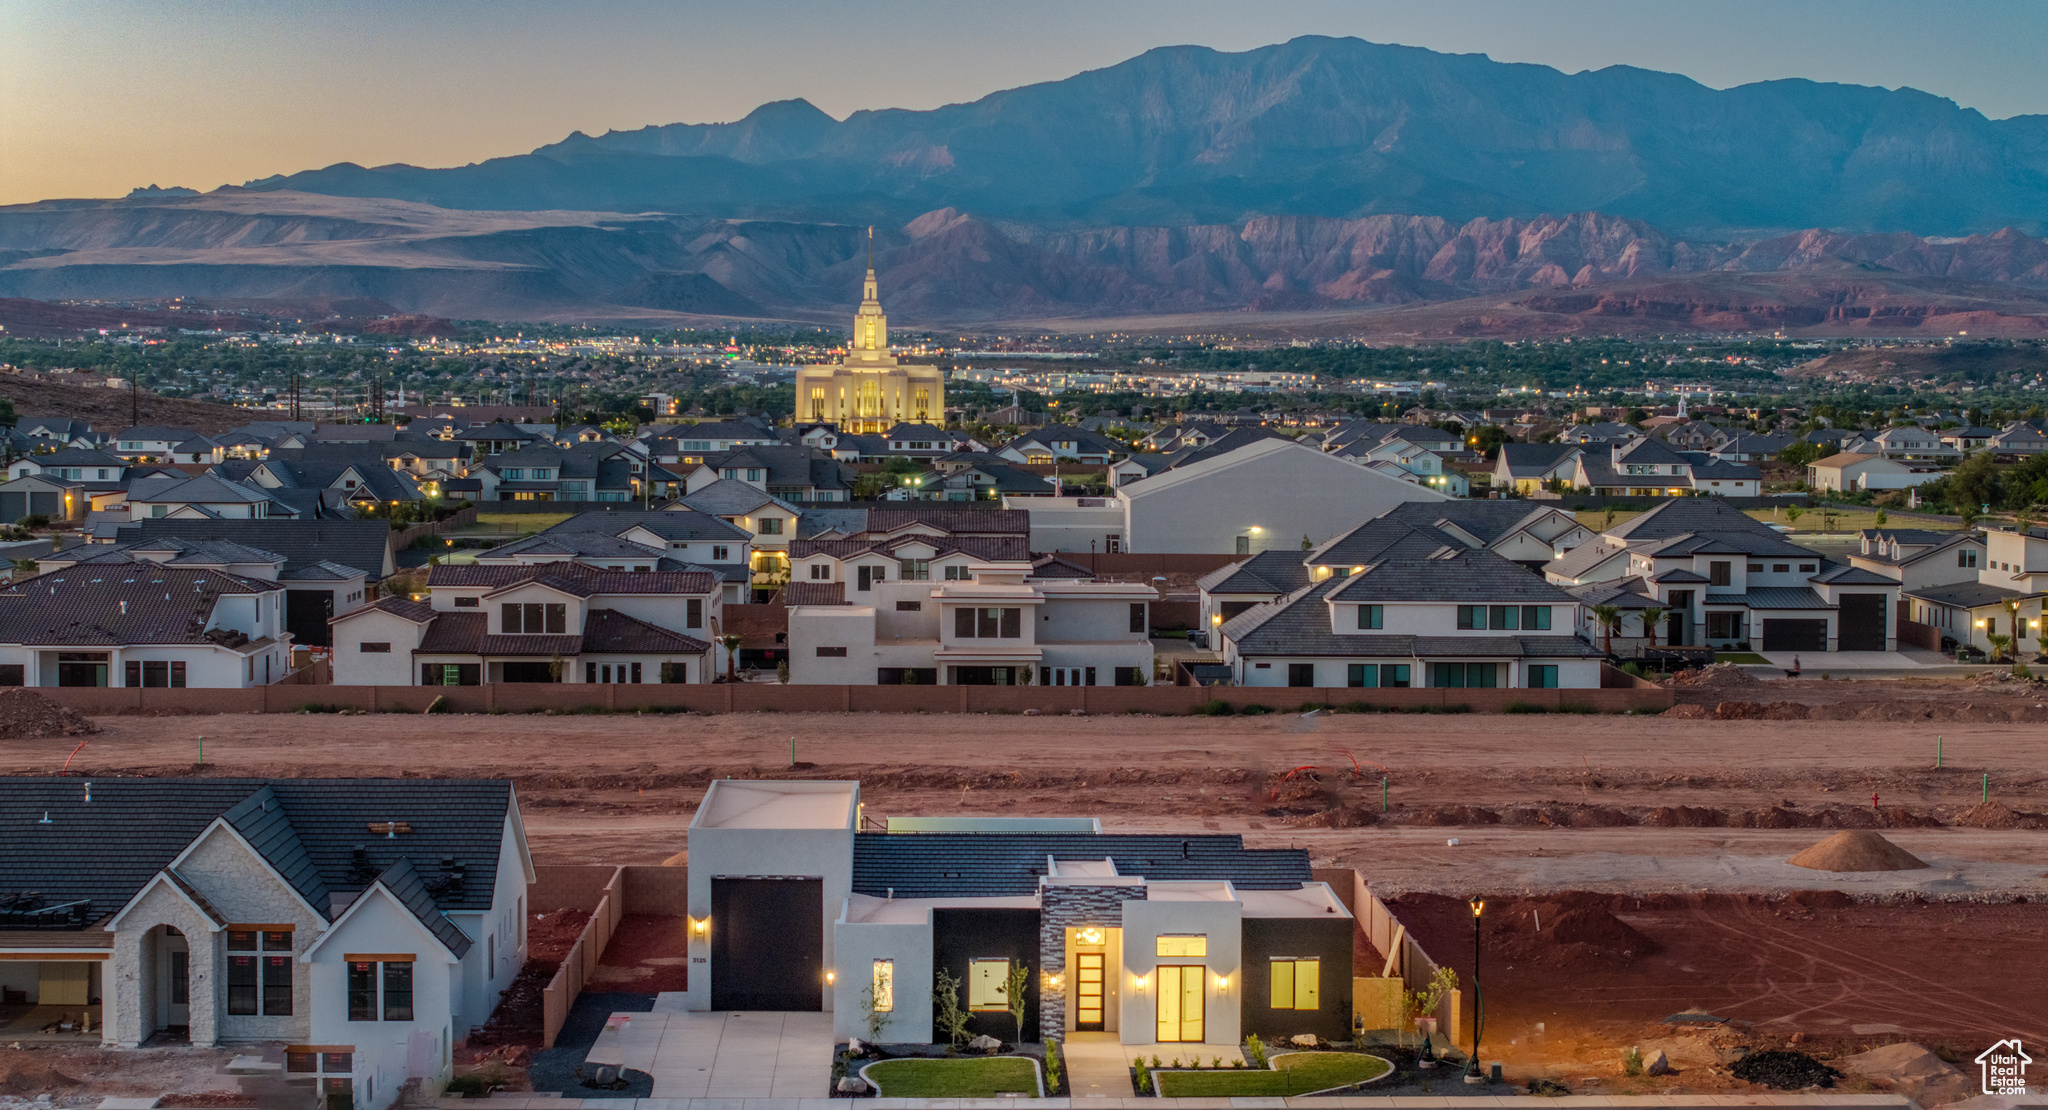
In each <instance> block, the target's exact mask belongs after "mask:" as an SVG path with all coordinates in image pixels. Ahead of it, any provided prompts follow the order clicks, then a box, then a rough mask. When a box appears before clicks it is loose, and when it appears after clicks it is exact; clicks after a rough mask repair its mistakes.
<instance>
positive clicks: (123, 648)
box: [0, 548, 291, 688]
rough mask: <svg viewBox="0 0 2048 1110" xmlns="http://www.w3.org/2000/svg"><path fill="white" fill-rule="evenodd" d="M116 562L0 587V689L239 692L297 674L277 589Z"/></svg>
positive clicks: (204, 571) (261, 582) (218, 575)
mask: <svg viewBox="0 0 2048 1110" xmlns="http://www.w3.org/2000/svg"><path fill="white" fill-rule="evenodd" d="M74 550H76V549H74ZM85 550H92V549H91V548H86V549H85ZM117 559H118V560H119V561H116V562H113V563H111V564H109V565H104V566H94V565H78V566H71V567H66V568H63V569H59V570H53V571H51V572H49V573H46V574H38V575H36V576H34V577H31V578H24V579H19V580H17V581H15V582H12V583H10V584H8V585H7V586H5V587H4V588H0V686H212V687H229V688H239V687H247V686H264V685H268V684H270V683H272V682H275V681H276V680H278V679H280V678H283V677H284V676H285V675H286V674H287V673H289V672H290V671H291V659H290V646H291V634H290V633H288V632H286V631H285V627H284V624H285V612H284V609H285V591H284V586H283V585H281V584H280V583H278V582H276V581H274V580H269V579H263V578H257V577H253V576H248V575H241V574H231V573H228V572H226V571H223V570H215V569H212V568H210V567H204V566H198V567H173V566H168V565H158V564H156V563H154V562H150V561H146V560H145V561H136V560H133V559H131V558H122V557H117Z"/></svg>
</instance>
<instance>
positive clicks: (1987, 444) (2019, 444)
mask: <svg viewBox="0 0 2048 1110" xmlns="http://www.w3.org/2000/svg"><path fill="white" fill-rule="evenodd" d="M1984 449H1985V450H1987V451H1990V452H1991V453H1993V454H1995V455H2039V454H2041V453H2043V452H2048V435H2043V434H2042V432H2041V429H2040V428H2037V427H2035V426H2034V424H2033V423H2029V422H2027V421H2025V420H2015V421H2013V422H2012V423H2010V424H2007V425H2006V426H2005V427H2004V428H2001V429H1999V431H1998V432H1997V434H1995V435H1992V436H1990V437H1988V438H1987V439H1985V441H1984Z"/></svg>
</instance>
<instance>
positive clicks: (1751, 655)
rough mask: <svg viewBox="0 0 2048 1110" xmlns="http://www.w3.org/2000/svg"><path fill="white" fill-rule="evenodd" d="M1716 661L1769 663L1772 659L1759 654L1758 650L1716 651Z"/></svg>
mask: <svg viewBox="0 0 2048 1110" xmlns="http://www.w3.org/2000/svg"><path fill="white" fill-rule="evenodd" d="M1714 662H1716V663H1769V662H1770V660H1768V659H1766V658H1764V657H1763V656H1761V655H1758V654H1757V653H1756V652H1753V651H1717V652H1715V653H1714Z"/></svg>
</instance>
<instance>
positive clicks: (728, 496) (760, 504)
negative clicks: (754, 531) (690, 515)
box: [682, 478, 798, 516]
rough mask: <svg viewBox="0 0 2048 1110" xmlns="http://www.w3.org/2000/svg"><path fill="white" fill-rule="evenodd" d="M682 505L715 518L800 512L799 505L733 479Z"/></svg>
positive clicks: (691, 496) (694, 495)
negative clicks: (767, 511) (756, 512)
mask: <svg viewBox="0 0 2048 1110" xmlns="http://www.w3.org/2000/svg"><path fill="white" fill-rule="evenodd" d="M682 504H684V505H688V506H689V507H690V508H692V509H695V510H697V511H698V512H700V513H709V514H710V515H712V516H724V515H726V514H732V515H735V516H745V515H747V514H749V513H752V512H753V511H754V510H756V509H760V508H765V507H770V506H772V507H774V508H778V509H786V510H788V511H790V512H792V513H794V512H797V511H798V510H797V507H796V506H795V505H792V504H790V503H789V502H787V501H784V500H783V499H782V498H780V497H773V496H770V495H769V494H767V493H765V492H763V491H762V490H760V489H757V488H755V487H753V486H750V485H748V484H746V483H745V482H741V481H738V480H736V479H732V478H720V479H719V480H717V481H715V482H713V483H711V484H710V485H708V486H705V487H704V488H703V489H700V490H698V491H697V492H695V493H692V494H688V495H686V496H684V497H683V499H682Z"/></svg>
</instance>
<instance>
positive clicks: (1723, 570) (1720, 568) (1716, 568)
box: [1707, 559, 1735, 586]
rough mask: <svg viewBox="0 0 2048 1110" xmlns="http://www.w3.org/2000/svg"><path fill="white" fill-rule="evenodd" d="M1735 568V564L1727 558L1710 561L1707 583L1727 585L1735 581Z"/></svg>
mask: <svg viewBox="0 0 2048 1110" xmlns="http://www.w3.org/2000/svg"><path fill="white" fill-rule="evenodd" d="M1734 569H1735V564H1733V563H1730V562H1728V561H1727V560H1726V559H1715V560H1714V561H1713V562H1710V563H1708V564H1707V585H1709V586H1726V585H1729V584H1731V583H1733V582H1734V581H1735V578H1734V575H1733V571H1734Z"/></svg>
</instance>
